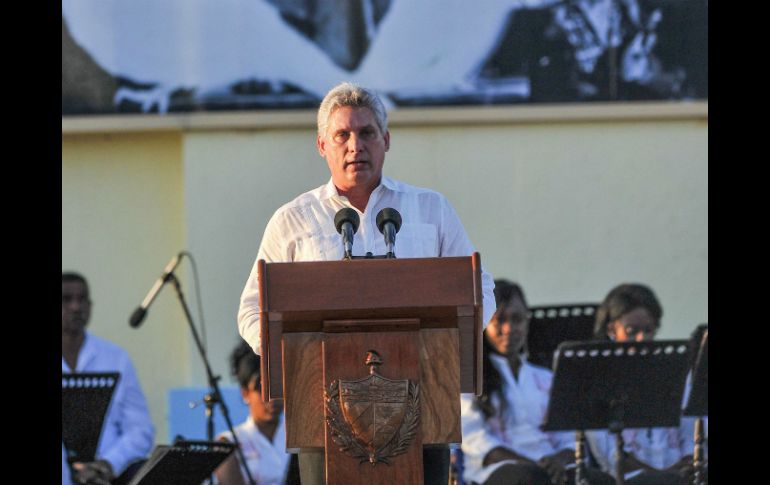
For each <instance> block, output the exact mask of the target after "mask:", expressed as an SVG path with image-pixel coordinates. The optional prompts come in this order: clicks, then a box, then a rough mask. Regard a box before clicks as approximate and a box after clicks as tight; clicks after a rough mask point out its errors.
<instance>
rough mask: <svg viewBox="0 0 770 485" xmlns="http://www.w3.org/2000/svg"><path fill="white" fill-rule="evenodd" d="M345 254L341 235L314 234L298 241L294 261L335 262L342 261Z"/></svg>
mask: <svg viewBox="0 0 770 485" xmlns="http://www.w3.org/2000/svg"><path fill="white" fill-rule="evenodd" d="M344 254H345V249H344V248H343V246H342V236H340V235H339V234H320V235H319V234H312V235H310V236H308V237H306V238H302V239H299V240H297V250H296V253H295V254H294V261H334V260H338V259H342V256H343V255H344Z"/></svg>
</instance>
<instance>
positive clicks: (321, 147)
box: [315, 135, 326, 158]
mask: <svg viewBox="0 0 770 485" xmlns="http://www.w3.org/2000/svg"><path fill="white" fill-rule="evenodd" d="M315 145H316V147H317V148H318V153H319V154H320V155H321V156H322V157H323V158H326V142H325V141H324V139H323V137H322V136H321V135H318V136H317V137H316V139H315Z"/></svg>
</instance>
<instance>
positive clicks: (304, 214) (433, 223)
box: [238, 176, 495, 354]
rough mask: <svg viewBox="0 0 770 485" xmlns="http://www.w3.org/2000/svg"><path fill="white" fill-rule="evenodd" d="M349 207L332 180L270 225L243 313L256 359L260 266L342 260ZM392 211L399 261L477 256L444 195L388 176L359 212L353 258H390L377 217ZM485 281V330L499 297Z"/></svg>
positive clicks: (241, 321)
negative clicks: (340, 225) (342, 214)
mask: <svg viewBox="0 0 770 485" xmlns="http://www.w3.org/2000/svg"><path fill="white" fill-rule="evenodd" d="M344 207H351V208H353V209H355V207H352V205H351V204H350V202H349V201H348V199H347V197H345V196H340V195H339V194H338V193H337V189H336V187H335V186H334V183H333V182H332V180H331V178H330V179H329V182H328V183H327V184H325V185H322V186H321V187H318V188H317V189H315V190H311V191H309V192H305V193H304V194H302V195H300V196H299V197H297V198H296V199H294V200H293V201H291V202H289V203H288V204H285V205H284V206H282V207H281V208H279V209H278V210H277V211H276V212H275V214H273V217H272V218H271V219H270V221H269V222H268V223H267V227H266V228H265V234H264V236H263V238H262V244H261V245H260V247H259V252H258V253H257V259H256V261H255V262H254V266H253V267H252V270H251V274H250V275H249V279H248V281H247V282H246V287H245V288H244V289H243V293H242V294H241V304H240V308H239V310H238V331H239V332H240V334H241V337H243V339H244V340H246V342H248V343H249V345H250V346H251V347H252V348H253V349H254V351H255V352H256V353H257V354H259V353H260V335H259V311H260V309H259V282H258V279H257V261H259V260H260V259H264V260H265V261H266V262H268V263H271V262H292V261H336V260H340V259H342V257H343V255H344V248H343V246H342V239H341V237H340V235H339V234H338V233H337V230H336V229H335V227H334V216H335V214H336V213H337V211H339V210H340V209H342V208H344ZM388 207H390V208H393V209H396V210H397V211H398V212H399V213H400V214H401V219H402V224H401V229H400V230H399V232H398V236H397V238H396V246H395V253H396V256H397V257H398V258H428V257H437V256H470V255H471V254H473V252H474V251H475V249H474V247H473V244H471V241H470V239H469V238H468V235H467V234H466V232H465V229H464V228H463V225H462V223H461V222H460V219H459V218H458V217H457V213H456V212H455V210H454V208H452V206H451V205H450V204H449V201H447V199H446V198H445V197H444V196H443V195H441V194H440V193H438V192H436V191H433V190H430V189H424V188H420V187H414V186H412V185H408V184H405V183H403V182H399V181H396V180H393V179H390V178H388V177H385V176H383V177H382V180H381V183H380V185H379V186H377V188H376V189H374V191H373V192H372V195H371V196H370V197H369V202H368V203H367V205H366V209H365V210H364V212H363V213H362V212H360V211H358V209H355V210H356V211H357V212H358V214H359V217H360V219H361V224H360V226H359V228H358V231H357V232H356V236H355V238H354V242H353V254H354V255H361V256H363V255H364V254H366V253H367V252H371V253H372V254H375V255H381V254H385V253H386V248H385V240H384V238H383V237H382V234H381V233H380V231H379V230H378V229H377V224H376V222H375V218H376V217H377V213H378V212H379V211H380V210H382V209H385V208H388ZM481 282H482V292H483V320H482V321H483V322H484V325H486V324H487V322H489V320H490V319H491V318H492V315H493V313H494V311H495V298H494V294H493V292H492V290H493V289H494V281H493V279H492V275H491V274H489V273H488V272H486V271H484V270H483V268H482V273H481Z"/></svg>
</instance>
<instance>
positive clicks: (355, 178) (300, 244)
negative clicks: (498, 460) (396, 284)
mask: <svg viewBox="0 0 770 485" xmlns="http://www.w3.org/2000/svg"><path fill="white" fill-rule="evenodd" d="M316 144H317V147H318V153H319V154H320V155H321V156H322V157H323V158H325V159H326V162H327V164H328V166H329V171H330V172H331V179H330V180H329V181H328V182H327V183H326V184H325V185H322V186H321V187H318V188H317V189H315V190H311V191H309V192H306V193H304V194H302V195H300V196H299V197H297V198H296V199H294V200H293V201H291V202H289V203H288V204H285V205H284V206H282V207H281V208H279V209H278V210H277V211H276V212H275V214H274V215H273V217H272V218H271V219H270V221H269V222H268V224H267V227H266V229H265V234H264V236H263V238H262V243H261V244H260V247H259V251H258V253H257V258H256V261H255V263H254V266H253V268H252V271H251V274H250V276H249V279H248V281H247V282H246V287H245V288H244V290H243V293H242V295H241V303H240V308H239V310H238V330H239V332H240V334H241V336H242V337H243V338H244V340H246V342H248V343H249V345H251V347H252V348H253V349H254V351H255V352H256V353H259V352H260V339H261V336H260V334H259V311H260V308H259V282H258V278H257V261H259V260H260V259H264V260H265V261H266V262H290V261H324V260H326V261H329V260H339V259H342V257H343V254H344V249H343V246H342V243H341V239H340V236H339V234H338V233H337V230H336V229H335V226H334V216H335V214H336V213H337V211H339V210H340V209H342V208H344V207H350V208H353V209H355V210H356V211H357V212H358V214H359V217H360V219H361V223H360V226H359V229H358V232H357V233H356V237H355V239H354V243H353V254H358V255H363V254H365V253H367V252H371V253H372V254H385V252H386V248H385V243H384V241H383V237H382V235H381V234H380V232H379V230H378V229H377V226H376V222H375V218H376V215H377V213H378V212H379V211H380V210H381V209H383V208H388V207H390V208H394V209H396V210H397V211H399V213H400V214H401V217H402V225H401V230H400V231H399V233H398V245H397V247H396V254H397V256H398V257H400V258H419V257H436V256H469V255H471V254H472V253H473V252H474V251H475V249H474V247H473V245H472V244H471V242H470V239H469V238H468V235H467V234H466V232H465V229H464V228H463V226H462V223H461V222H460V220H459V218H458V217H457V214H456V213H455V211H454V209H453V208H452V206H451V205H450V204H449V202H448V201H447V200H446V198H444V196H443V195H441V194H439V193H438V192H435V191H433V190H429V189H424V188H419V187H414V186H411V185H408V184H405V183H403V182H399V181H396V180H393V179H390V178H388V177H385V176H384V175H383V174H382V167H383V164H384V162H385V152H387V151H388V149H389V148H390V132H389V131H388V127H387V114H386V112H385V107H384V106H383V103H382V101H381V100H380V99H379V98H378V97H377V95H376V94H375V93H373V92H372V91H370V90H367V89H364V88H361V87H359V86H356V85H353V84H350V83H342V84H339V85H338V86H336V87H334V88H332V90H331V91H329V93H328V94H327V95H326V96H325V97H324V99H323V101H322V102H321V106H320V108H319V110H318V136H317V139H316ZM493 287H494V282H493V280H492V276H491V275H490V274H489V273H487V272H486V271H483V270H482V289H483V296H484V300H483V314H484V315H483V321H484V322H488V321H489V319H490V318H491V316H492V313H493V312H494V309H495V304H494V295H493V293H492V289H493ZM433 455H435V456H433ZM310 456H311V455H310V454H304V453H300V470H301V471H302V481H303V483H311V482H310V481H309V476H308V474H309V473H311V472H307V470H308V467H307V463H308V459H309V457H310ZM423 456H424V458H423V461H424V466H425V477H426V481H425V483H434V480H435V483H443V484H446V483H447V480H448V467H449V454H448V451H447V450H438V452H434V451H429V452H427V453H424V454H423ZM315 459H316V460H317V461H316V465H314V466H313V467H312V468H314V471H313V472H312V473H313V474H315V475H319V474H320V475H322V473H323V461H322V460H323V456H322V455H321V456H320V460H319V458H318V457H317V456H316V457H315ZM315 483H321V482H320V480H319V481H318V482H315Z"/></svg>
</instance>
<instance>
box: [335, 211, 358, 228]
mask: <svg viewBox="0 0 770 485" xmlns="http://www.w3.org/2000/svg"><path fill="white" fill-rule="evenodd" d="M346 222H349V223H350V224H351V225H352V226H353V234H355V233H356V231H358V225H359V224H360V223H361V218H360V217H358V212H356V210H355V209H351V208H350V207H345V208H343V209H340V210H339V211H337V214H335V216H334V227H335V228H336V229H337V232H338V233H340V234H342V224H344V223H346Z"/></svg>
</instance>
